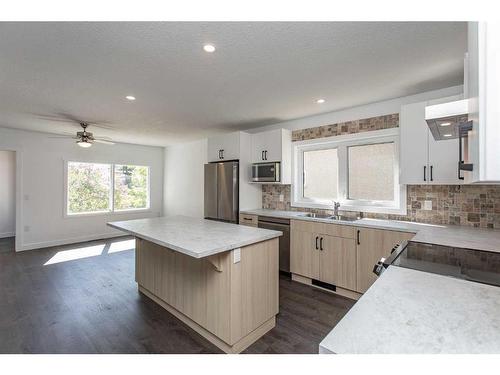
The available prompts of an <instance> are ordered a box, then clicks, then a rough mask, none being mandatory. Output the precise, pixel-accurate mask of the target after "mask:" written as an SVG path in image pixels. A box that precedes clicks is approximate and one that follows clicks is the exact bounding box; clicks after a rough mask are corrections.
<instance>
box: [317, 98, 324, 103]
mask: <svg viewBox="0 0 500 375" xmlns="http://www.w3.org/2000/svg"><path fill="white" fill-rule="evenodd" d="M324 102H325V99H318V100H316V103H318V104H323V103H324Z"/></svg>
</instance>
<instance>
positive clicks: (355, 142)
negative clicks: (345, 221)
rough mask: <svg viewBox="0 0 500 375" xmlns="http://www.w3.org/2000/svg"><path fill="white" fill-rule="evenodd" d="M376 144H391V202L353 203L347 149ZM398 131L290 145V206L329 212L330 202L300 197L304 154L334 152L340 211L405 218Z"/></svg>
mask: <svg viewBox="0 0 500 375" xmlns="http://www.w3.org/2000/svg"><path fill="white" fill-rule="evenodd" d="M380 143H394V153H395V158H394V200H393V201H377V200H354V199H349V198H348V197H349V195H348V194H349V192H348V188H349V180H348V178H349V170H348V167H349V160H348V147H351V146H363V145H370V144H380ZM399 144H400V140H399V128H391V129H383V130H374V131H369V132H363V133H354V134H346V135H340V136H333V137H326V138H317V139H310V140H305V141H299V142H293V144H292V153H293V155H292V194H291V202H290V203H291V205H292V207H304V208H319V209H332V208H333V203H332V201H331V200H319V199H310V198H304V194H303V193H304V192H303V186H304V185H303V184H304V175H303V171H304V151H313V150H324V149H330V148H336V149H337V156H338V160H339V165H338V189H337V191H338V197H337V199H336V200H337V201H338V202H340V210H342V211H362V212H372V213H384V214H398V215H406V212H407V207H406V185H403V184H399V175H400V165H399V153H400V148H399Z"/></svg>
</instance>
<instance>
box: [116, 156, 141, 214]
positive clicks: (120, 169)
mask: <svg viewBox="0 0 500 375" xmlns="http://www.w3.org/2000/svg"><path fill="white" fill-rule="evenodd" d="M148 176H149V168H148V167H140V166H135V165H115V211H119V210H133V209H138V208H149V186H148V180H149V177H148Z"/></svg>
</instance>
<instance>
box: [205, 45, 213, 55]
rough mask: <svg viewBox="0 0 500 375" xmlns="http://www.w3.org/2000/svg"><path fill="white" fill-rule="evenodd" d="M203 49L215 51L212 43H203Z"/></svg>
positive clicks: (210, 51) (209, 51)
mask: <svg viewBox="0 0 500 375" xmlns="http://www.w3.org/2000/svg"><path fill="white" fill-rule="evenodd" d="M203 50H204V51H205V52H208V53H212V52H215V46H214V45H213V44H205V45H204V46H203Z"/></svg>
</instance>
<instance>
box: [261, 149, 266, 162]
mask: <svg viewBox="0 0 500 375" xmlns="http://www.w3.org/2000/svg"><path fill="white" fill-rule="evenodd" d="M261 157H262V160H266V159H264V151H262V155H261Z"/></svg>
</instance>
